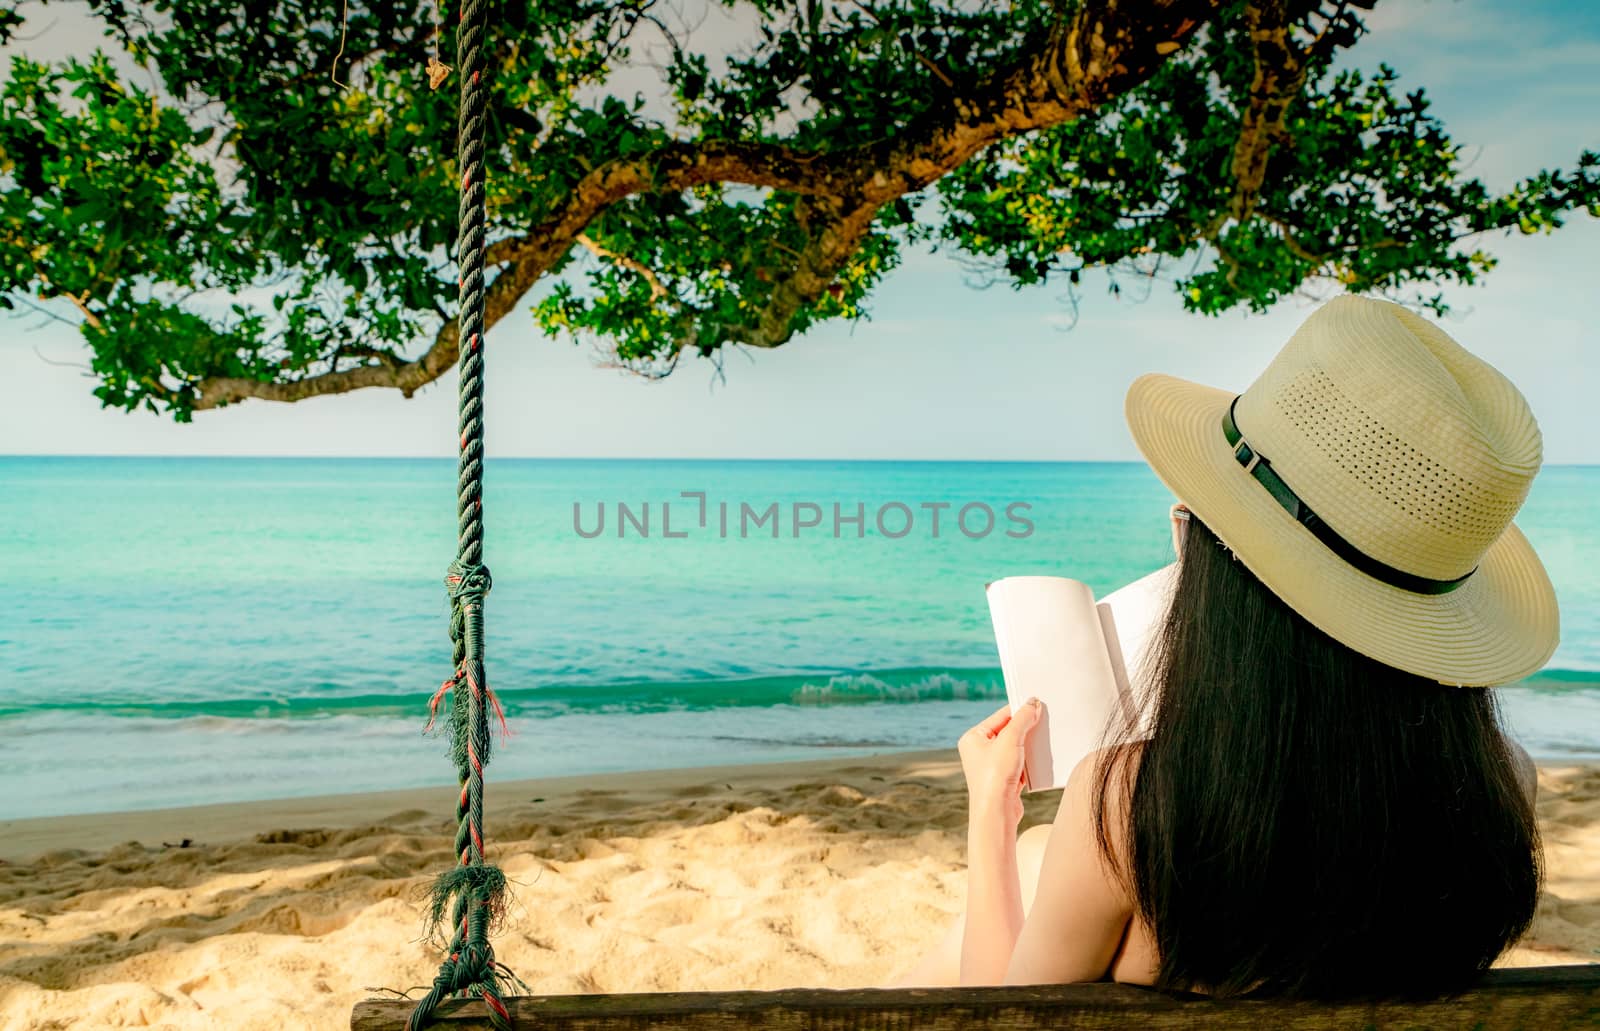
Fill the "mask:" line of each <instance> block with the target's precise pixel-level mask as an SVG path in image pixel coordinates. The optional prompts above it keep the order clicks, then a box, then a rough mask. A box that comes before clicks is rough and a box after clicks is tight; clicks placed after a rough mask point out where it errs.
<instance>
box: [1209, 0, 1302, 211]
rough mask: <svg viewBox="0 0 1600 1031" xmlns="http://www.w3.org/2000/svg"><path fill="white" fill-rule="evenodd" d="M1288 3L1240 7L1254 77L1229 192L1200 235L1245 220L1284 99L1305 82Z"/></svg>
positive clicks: (1279, 127) (1258, 1)
mask: <svg viewBox="0 0 1600 1031" xmlns="http://www.w3.org/2000/svg"><path fill="white" fill-rule="evenodd" d="M1288 7H1289V4H1288V0H1253V2H1252V3H1250V4H1249V5H1247V6H1246V8H1245V22H1246V24H1247V25H1248V26H1249V30H1250V42H1251V45H1252V48H1253V50H1254V53H1255V65H1256V71H1255V78H1254V80H1253V81H1252V82H1251V83H1250V94H1249V97H1248V99H1247V100H1246V102H1245V108H1244V114H1243V116H1242V117H1241V119H1240V124H1239V139H1238V142H1236V143H1235V144H1234V148H1233V183H1234V185H1233V196H1232V197H1231V198H1230V199H1229V201H1228V206H1227V207H1226V208H1225V209H1223V210H1221V211H1218V212H1217V214H1216V217H1215V218H1213V219H1212V221H1211V224H1210V225H1209V226H1207V227H1206V231H1205V232H1204V233H1203V234H1201V235H1203V236H1205V237H1212V236H1215V235H1216V233H1217V231H1218V230H1219V229H1221V228H1222V225H1223V223H1225V222H1227V221H1228V220H1229V219H1232V220H1233V221H1235V222H1244V221H1246V220H1247V219H1249V218H1250V216H1251V215H1252V214H1253V213H1254V212H1255V207H1256V200H1257V198H1258V197H1259V196H1260V195H1261V184H1262V183H1263V182H1264V181H1265V180H1266V175H1267V157H1268V155H1269V153H1270V151H1271V148H1272V144H1273V143H1274V142H1276V141H1278V140H1280V139H1282V138H1283V137H1284V135H1285V131H1284V127H1283V124H1284V118H1285V116H1286V115H1287V114H1288V111H1289V105H1290V104H1292V103H1294V100H1295V98H1296V97H1298V96H1299V95H1300V91H1301V90H1302V89H1303V88H1304V87H1305V82H1306V68H1307V64H1308V62H1307V60H1306V55H1305V54H1304V53H1302V52H1301V51H1300V50H1299V49H1298V48H1297V47H1296V46H1295V44H1294V40H1293V38H1292V36H1291V33H1292V28H1293V26H1292V22H1291V16H1290V12H1289V9H1288Z"/></svg>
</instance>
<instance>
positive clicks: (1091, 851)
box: [963, 753, 1133, 984]
mask: <svg viewBox="0 0 1600 1031" xmlns="http://www.w3.org/2000/svg"><path fill="white" fill-rule="evenodd" d="M1130 758H1131V756H1130ZM1099 759H1100V755H1099V754H1098V753H1095V754H1091V755H1089V756H1087V757H1086V758H1084V759H1083V760H1082V761H1081V762H1079V763H1078V765H1077V767H1076V768H1074V769H1073V771H1072V775H1071V776H1070V777H1068V779H1067V784H1066V787H1065V789H1064V790H1063V791H1062V793H1061V806H1060V808H1059V809H1058V810H1057V812H1056V819H1055V823H1054V825H1053V826H1052V827H1051V829H1050V837H1049V840H1048V841H1047V842H1046V843H1045V849H1044V861H1043V863H1042V865H1041V866H1040V869H1039V887H1038V890H1037V892H1036V893H1035V894H1034V897H1033V906H1032V907H1031V908H1030V909H1029V910H1028V916H1027V919H1026V920H1025V921H1023V923H1022V927H1021V929H1020V932H1019V933H1018V934H1017V936H1016V939H1015V947H1014V949H1013V950H1012V952H1011V960H1010V963H1009V964H1008V965H1007V966H1006V968H1005V978H1004V983H1006V984H1061V983H1064V982H1069V981H1098V980H1100V979H1101V978H1103V977H1104V976H1105V975H1106V971H1107V970H1108V969H1109V967H1110V966H1111V961H1112V959H1113V958H1114V957H1115V956H1116V952H1117V947H1118V945H1119V944H1121V942H1122V937H1123V934H1124V932H1125V931H1126V930H1127V926H1128V921H1129V920H1130V919H1131V918H1132V916H1133V906H1132V904H1131V902H1130V901H1129V897H1128V894H1127V891H1126V889H1125V888H1124V887H1123V885H1122V882H1121V881H1120V880H1119V879H1118V877H1117V876H1116V874H1115V873H1114V872H1113V871H1112V870H1111V869H1110V868H1109V867H1107V865H1106V863H1105V861H1104V859H1103V858H1102V856H1101V854H1100V848H1099V844H1098V842H1097V840H1096V836H1095V827H1094V800H1095V792H1096V790H1097V789H1098V787H1099V778H1098V777H1097V776H1096V775H1095V773H1096V766H1097V765H1098V762H1099ZM1132 772H1133V771H1132V769H1131V766H1130V765H1128V764H1125V765H1124V767H1123V769H1121V770H1119V771H1118V773H1117V775H1116V776H1114V777H1113V778H1112V782H1113V784H1115V783H1117V781H1118V780H1119V779H1120V778H1121V777H1126V776H1131V775H1132ZM1109 794H1110V797H1108V798H1107V800H1106V803H1107V804H1106V819H1107V824H1108V830H1109V831H1110V832H1111V833H1110V837H1111V845H1112V849H1113V851H1114V852H1115V853H1116V854H1117V855H1118V856H1119V857H1121V856H1126V855H1127V854H1128V852H1127V848H1126V820H1127V809H1126V806H1125V804H1124V803H1123V795H1122V793H1121V792H1120V791H1117V790H1111V791H1110V793H1109ZM1019 905H1020V904H1019ZM963 959H965V956H963ZM963 974H965V969H964V967H963Z"/></svg>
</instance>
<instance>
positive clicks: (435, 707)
mask: <svg viewBox="0 0 1600 1031" xmlns="http://www.w3.org/2000/svg"><path fill="white" fill-rule="evenodd" d="M455 686H456V678H455V677H451V678H450V679H449V680H446V681H445V682H444V683H442V684H440V685H439V690H437V691H435V692H434V693H433V697H432V698H430V699H428V725H427V726H426V727H423V728H422V732H423V733H424V734H426V733H427V732H428V731H430V730H432V729H433V721H434V718H435V717H436V716H438V715H439V703H440V702H441V701H443V700H444V696H445V692H446V691H449V690H450V689H451V688H452V687H455Z"/></svg>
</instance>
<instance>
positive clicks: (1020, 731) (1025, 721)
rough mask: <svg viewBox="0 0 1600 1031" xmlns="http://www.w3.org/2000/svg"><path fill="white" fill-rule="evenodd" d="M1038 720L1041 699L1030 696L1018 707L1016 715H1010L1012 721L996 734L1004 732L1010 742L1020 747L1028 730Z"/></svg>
mask: <svg viewBox="0 0 1600 1031" xmlns="http://www.w3.org/2000/svg"><path fill="white" fill-rule="evenodd" d="M1038 722H1039V699H1037V698H1030V699H1028V701H1027V703H1026V704H1024V705H1022V706H1021V707H1020V708H1018V709H1017V711H1016V715H1015V716H1014V717H1010V721H1009V722H1008V723H1006V724H1005V725H1004V726H1003V727H1002V728H1001V729H1000V731H999V732H998V733H997V734H996V736H997V737H998V736H1000V735H1002V734H1003V735H1005V736H1006V739H1007V741H1008V742H1010V743H1014V744H1016V745H1017V746H1018V747H1020V746H1021V745H1022V742H1023V739H1024V738H1026V737H1027V734H1028V731H1030V730H1032V729H1033V726H1034V724H1036V723H1038Z"/></svg>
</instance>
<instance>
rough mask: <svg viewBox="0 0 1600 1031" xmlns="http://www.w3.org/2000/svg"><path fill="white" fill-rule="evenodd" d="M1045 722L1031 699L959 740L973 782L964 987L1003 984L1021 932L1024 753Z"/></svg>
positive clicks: (1003, 710) (963, 934)
mask: <svg viewBox="0 0 1600 1031" xmlns="http://www.w3.org/2000/svg"><path fill="white" fill-rule="evenodd" d="M1038 722H1039V704H1038V702H1037V701H1036V700H1033V699H1030V700H1029V704H1027V705H1024V706H1022V707H1020V708H1019V709H1018V710H1017V712H1016V714H1015V715H1013V714H1012V712H1011V707H1010V706H1009V705H1005V706H1001V708H1000V709H999V710H998V711H997V712H996V713H995V714H994V715H993V716H990V717H989V718H988V719H986V720H984V721H983V722H982V723H980V724H978V725H977V726H976V727H973V728H972V729H971V730H969V731H967V732H966V733H965V734H963V735H961V741H960V743H959V746H958V751H959V752H960V753H961V771H962V773H963V774H965V776H966V780H967V915H966V922H965V926H964V928H963V930H962V932H961V983H962V984H964V985H979V984H999V983H1000V981H1001V978H1003V977H1004V976H1005V972H1006V961H1007V960H1008V959H1009V958H1010V957H1011V947H1012V946H1013V945H1014V944H1016V941H1017V932H1018V931H1020V930H1021V929H1022V885H1021V881H1020V879H1019V877H1018V875H1017V824H1018V823H1019V822H1020V821H1021V820H1022V782H1023V761H1022V748H1023V745H1024V743H1026V741H1027V737H1028V732H1029V731H1031V730H1032V729H1033V728H1034V726H1036V725H1037V724H1038Z"/></svg>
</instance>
